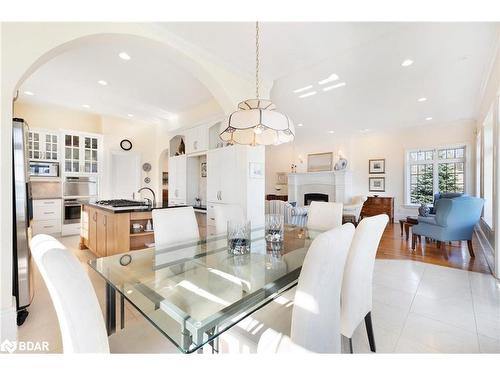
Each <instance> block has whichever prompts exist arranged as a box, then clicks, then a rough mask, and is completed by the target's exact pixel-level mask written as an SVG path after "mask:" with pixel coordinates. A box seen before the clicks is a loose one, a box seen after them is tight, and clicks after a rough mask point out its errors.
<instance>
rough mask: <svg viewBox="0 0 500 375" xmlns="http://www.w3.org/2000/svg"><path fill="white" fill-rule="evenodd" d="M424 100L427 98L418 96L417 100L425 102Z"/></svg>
mask: <svg viewBox="0 0 500 375" xmlns="http://www.w3.org/2000/svg"><path fill="white" fill-rule="evenodd" d="M426 100H427V98H424V97H422V98H418V99H417V102H420V103H422V102H425V101H426Z"/></svg>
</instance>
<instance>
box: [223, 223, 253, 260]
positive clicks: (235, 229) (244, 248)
mask: <svg viewBox="0 0 500 375" xmlns="http://www.w3.org/2000/svg"><path fill="white" fill-rule="evenodd" d="M250 228H251V225H250V221H235V220H229V221H228V222H227V246H228V251H229V253H230V254H233V255H241V254H248V253H249V252H250Z"/></svg>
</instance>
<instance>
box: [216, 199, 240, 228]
mask: <svg viewBox="0 0 500 375" xmlns="http://www.w3.org/2000/svg"><path fill="white" fill-rule="evenodd" d="M214 217H215V232H216V233H217V234H222V233H227V222H228V221H230V220H234V221H240V222H242V221H244V220H245V214H244V213H243V209H242V208H241V207H240V206H238V205H236V204H218V205H216V206H215V208H214Z"/></svg>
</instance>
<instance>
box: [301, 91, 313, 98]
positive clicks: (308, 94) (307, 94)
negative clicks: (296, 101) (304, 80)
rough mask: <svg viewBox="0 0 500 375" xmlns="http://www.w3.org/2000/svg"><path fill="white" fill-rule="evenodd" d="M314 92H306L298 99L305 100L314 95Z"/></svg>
mask: <svg viewBox="0 0 500 375" xmlns="http://www.w3.org/2000/svg"><path fill="white" fill-rule="evenodd" d="M316 94H317V92H316V91H311V92H306V93H305V94H302V95H299V98H307V97H308V96H313V95H316Z"/></svg>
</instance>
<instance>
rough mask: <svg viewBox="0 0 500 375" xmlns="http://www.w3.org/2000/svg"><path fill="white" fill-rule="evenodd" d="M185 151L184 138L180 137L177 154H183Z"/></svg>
mask: <svg viewBox="0 0 500 375" xmlns="http://www.w3.org/2000/svg"><path fill="white" fill-rule="evenodd" d="M185 153H186V145H185V144H184V139H181V143H180V144H179V155H184V154H185Z"/></svg>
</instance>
